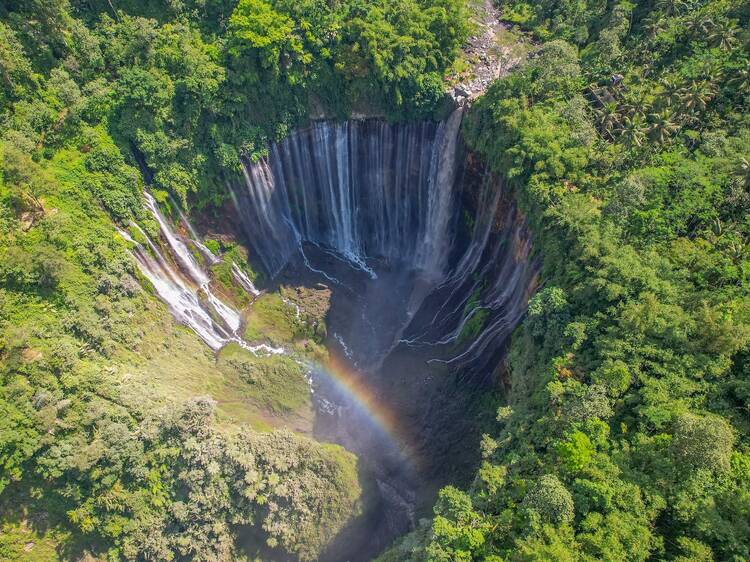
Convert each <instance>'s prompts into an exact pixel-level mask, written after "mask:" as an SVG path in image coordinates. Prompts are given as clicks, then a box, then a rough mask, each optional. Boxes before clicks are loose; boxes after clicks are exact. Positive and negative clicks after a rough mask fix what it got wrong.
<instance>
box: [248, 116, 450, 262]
mask: <svg viewBox="0 0 750 562" xmlns="http://www.w3.org/2000/svg"><path fill="white" fill-rule="evenodd" d="M462 113H463V111H462V110H461V109H458V110H456V111H455V112H454V113H453V114H452V115H451V117H450V118H449V119H448V120H447V121H446V122H443V123H439V124H438V123H431V122H424V123H411V124H406V125H389V124H387V123H384V122H382V121H375V120H370V121H349V122H346V123H331V122H317V123H314V124H313V125H312V126H311V127H310V128H308V129H304V130H301V131H297V132H295V133H293V134H292V135H290V136H289V137H288V138H287V139H285V140H284V141H282V142H281V143H279V144H276V145H274V146H272V147H271V156H270V158H269V159H268V160H263V161H261V162H258V163H250V162H245V168H244V174H245V186H244V188H243V187H239V188H236V189H234V190H233V193H234V196H235V197H236V200H237V205H238V208H239V209H240V212H241V214H242V217H243V226H244V227H245V228H246V230H247V232H248V236H249V238H250V241H251V244H252V245H253V247H254V248H255V250H256V252H257V254H258V256H259V257H260V259H261V260H262V262H263V265H264V266H265V268H266V270H267V271H268V273H270V274H271V275H275V274H276V273H278V272H279V271H280V270H281V268H282V267H283V266H284V265H285V264H286V263H287V261H288V260H289V258H290V257H291V256H292V255H293V254H294V252H296V251H297V249H298V248H299V247H300V244H301V243H302V242H310V243H313V244H317V245H320V246H322V247H325V248H328V249H331V250H334V251H336V252H338V253H339V254H341V255H342V256H344V257H345V258H347V259H349V260H351V261H352V262H353V263H355V264H359V265H364V264H365V262H366V261H367V260H368V259H369V258H385V259H389V260H400V261H404V262H409V263H410V264H411V266H412V268H413V269H415V270H421V271H423V272H424V273H425V274H427V275H430V276H435V275H440V273H441V271H442V269H443V267H444V265H445V261H446V258H447V253H448V251H449V244H450V231H451V228H450V225H449V223H450V222H451V221H452V220H453V219H454V218H455V217H454V216H453V213H452V209H453V205H454V202H455V192H454V189H453V187H454V180H455V170H456V161H457V143H458V138H459V137H458V131H459V127H460V125H461V116H462Z"/></svg>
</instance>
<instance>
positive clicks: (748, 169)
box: [737, 158, 750, 189]
mask: <svg viewBox="0 0 750 562" xmlns="http://www.w3.org/2000/svg"><path fill="white" fill-rule="evenodd" d="M737 171H738V174H737V179H739V180H740V184H742V187H744V188H745V189H750V160H749V159H748V158H740V165H739V167H738V170H737Z"/></svg>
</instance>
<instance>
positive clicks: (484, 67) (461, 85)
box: [450, 0, 524, 103]
mask: <svg viewBox="0 0 750 562" xmlns="http://www.w3.org/2000/svg"><path fill="white" fill-rule="evenodd" d="M474 23H475V25H476V30H475V32H474V34H473V35H472V36H471V37H470V38H469V41H468V42H467V44H466V46H465V47H464V61H465V65H466V68H463V67H462V68H461V72H460V73H458V74H455V75H453V76H451V77H450V81H451V84H452V88H451V90H450V95H451V97H453V99H455V100H456V102H458V103H466V102H467V101H471V100H474V99H476V98H478V97H479V96H481V95H482V94H483V93H484V92H485V91H486V90H487V88H488V87H489V86H490V84H492V82H493V81H494V80H496V79H497V78H499V77H500V76H502V75H504V74H505V73H507V72H508V71H509V70H510V69H511V68H512V67H513V66H515V65H516V64H518V63H519V62H520V61H521V59H522V58H523V53H524V49H522V48H519V46H520V44H519V43H516V42H515V41H508V39H509V38H510V35H509V32H508V31H507V28H506V26H505V25H504V24H503V23H501V22H500V10H499V9H498V8H497V7H496V6H495V4H494V2H493V0H477V6H476V15H475V17H474ZM504 35H506V36H505V37H503V36H504Z"/></svg>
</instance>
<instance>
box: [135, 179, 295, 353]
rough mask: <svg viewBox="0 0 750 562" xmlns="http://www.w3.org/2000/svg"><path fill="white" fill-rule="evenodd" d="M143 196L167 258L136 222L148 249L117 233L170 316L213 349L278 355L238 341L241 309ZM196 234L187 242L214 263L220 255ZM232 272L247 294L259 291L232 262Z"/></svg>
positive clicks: (270, 349) (153, 202)
mask: <svg viewBox="0 0 750 562" xmlns="http://www.w3.org/2000/svg"><path fill="white" fill-rule="evenodd" d="M144 198H145V201H146V204H145V205H146V209H147V210H148V211H149V213H150V214H151V215H152V216H153V217H154V219H155V220H156V222H157V223H158V224H159V231H160V234H161V237H162V238H163V239H164V240H165V241H166V243H167V248H168V250H169V255H170V256H171V257H172V261H170V260H169V259H167V258H166V257H165V256H164V254H163V253H162V251H161V249H160V248H159V246H158V245H157V244H155V243H154V242H153V241H152V240H151V238H150V237H149V236H148V234H146V232H145V231H144V230H143V229H142V228H141V227H140V226H138V224H136V223H133V227H134V228H135V229H137V230H138V231H139V233H140V235H141V236H142V237H143V238H144V239H145V240H146V245H147V246H148V248H146V247H144V246H143V245H141V244H138V243H137V242H136V241H135V240H133V238H132V237H131V236H130V235H129V234H127V233H126V232H124V231H120V234H121V235H122V236H123V238H125V239H126V240H128V241H129V242H130V243H132V244H133V245H134V247H133V256H134V257H135V260H136V262H137V263H138V266H139V268H140V270H141V272H142V273H143V275H144V276H145V277H146V278H147V279H148V280H149V281H150V282H151V284H152V285H153V286H154V289H156V293H157V294H158V295H159V297H160V298H161V299H162V300H163V301H164V302H165V303H166V304H167V306H168V307H169V309H170V311H171V312H172V315H173V316H174V317H175V319H176V320H177V321H178V322H180V323H182V324H185V325H186V326H189V327H190V328H191V329H192V330H193V331H194V332H195V333H196V334H198V336H199V337H200V338H201V339H202V340H203V341H204V342H205V343H206V345H208V346H209V347H210V348H211V349H213V350H215V351H216V350H219V349H221V348H222V347H224V346H225V345H227V344H228V343H230V342H234V343H238V344H239V345H241V346H242V347H244V348H245V349H247V350H249V351H251V352H253V353H271V354H280V353H283V350H282V349H279V348H273V347H270V346H268V345H258V346H252V345H249V344H248V343H247V342H245V341H244V340H243V339H242V337H241V334H240V328H241V325H242V317H241V315H240V313H239V312H237V311H236V310H235V309H234V308H232V307H231V306H230V305H228V304H226V303H225V302H224V301H223V300H222V299H221V298H220V297H219V296H217V295H216V294H215V293H214V291H213V290H212V288H211V282H210V275H209V273H208V272H207V271H205V270H204V268H203V266H202V265H201V264H200V263H199V262H198V261H197V260H196V258H195V257H194V256H193V254H192V253H191V251H190V249H189V248H188V246H187V243H186V240H183V239H182V238H181V237H180V236H179V235H178V234H177V233H176V232H175V231H174V230H173V229H172V227H171V226H170V224H169V223H168V222H167V220H166V219H165V218H164V216H163V215H162V213H161V211H160V210H159V206H158V204H157V203H156V200H155V199H154V198H153V196H152V195H151V194H150V193H148V192H144ZM181 219H182V221H183V223H185V226H186V228H187V229H188V232H190V233H191V234H192V235H193V236H194V237H195V238H197V235H195V231H194V230H193V228H192V225H190V223H189V222H188V221H187V218H186V217H185V216H184V215H181ZM195 238H193V239H190V242H191V243H192V244H193V245H195V247H196V248H199V250H200V251H201V253H203V254H204V255H206V258H207V259H208V260H209V263H218V261H220V260H219V258H218V257H216V256H215V255H214V254H213V253H212V252H211V251H210V250H209V249H208V248H206V246H204V245H203V244H202V243H200V242H199V241H198V240H196V239H195ZM232 275H233V277H234V279H235V280H236V281H237V283H238V285H239V286H240V287H242V288H243V289H245V290H246V291H247V292H248V293H249V294H251V295H253V296H254V297H257V296H258V295H259V294H260V292H259V291H258V290H257V289H256V288H255V285H254V284H253V282H252V281H251V280H250V278H249V277H248V276H247V274H246V273H245V272H244V271H242V270H241V269H240V268H239V267H238V266H237V264H234V263H233V264H232Z"/></svg>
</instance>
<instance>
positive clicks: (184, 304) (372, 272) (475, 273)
mask: <svg viewBox="0 0 750 562" xmlns="http://www.w3.org/2000/svg"><path fill="white" fill-rule="evenodd" d="M461 121H462V110H460V109H459V110H456V111H455V112H454V113H453V114H452V115H451V116H450V117H448V119H446V120H445V121H442V122H437V123H436V122H423V123H409V124H387V123H385V122H382V121H378V120H365V121H350V122H346V123H331V122H317V123H314V124H312V125H311V126H310V127H308V128H306V129H301V130H299V131H296V132H294V133H293V134H291V135H290V136H289V137H288V138H287V139H285V140H284V141H281V142H280V143H278V144H276V145H274V146H272V147H271V149H270V154H269V157H268V158H267V159H264V160H261V161H259V162H250V161H246V162H244V177H243V178H242V180H244V181H237V182H236V183H234V184H232V185H231V186H230V191H231V195H232V200H233V203H234V211H235V212H234V217H233V220H234V222H235V223H236V224H234V225H233V227H234V230H235V231H236V232H237V233H239V232H242V233H244V237H245V239H246V242H247V246H248V248H249V250H250V252H251V258H250V261H251V263H252V264H253V265H254V266H256V267H258V268H259V269H262V270H263V271H264V272H265V278H266V280H267V281H266V283H265V285H264V286H263V287H261V289H266V290H273V288H274V287H275V286H278V285H281V284H285V285H288V286H320V285H321V284H323V285H325V286H326V287H328V288H329V289H330V291H331V307H330V311H329V313H328V316H327V318H326V324H327V326H328V337H327V341H326V345H327V348H328V350H329V352H330V354H331V361H330V362H329V363H327V364H326V365H322V366H320V365H311V366H310V367H309V371H310V372H309V376H310V381H311V390H312V392H313V398H314V402H315V405H316V418H315V422H314V429H313V434H314V437H315V438H317V439H319V440H321V441H331V442H336V443H339V444H341V445H343V446H344V447H345V448H347V449H349V450H350V451H352V452H353V453H355V454H356V455H357V456H358V457H359V459H360V467H361V472H362V476H363V479H364V485H365V503H366V509H365V512H364V513H363V514H362V516H360V517H359V518H358V519H356V520H355V521H353V522H352V524H351V525H350V527H349V528H347V529H345V530H344V531H343V532H342V534H341V536H340V537H338V539H337V540H335V541H334V542H333V543H332V545H331V546H330V548H329V550H328V552H327V553H326V554H325V555H324V557H323V559H324V560H330V561H331V562H339V561H346V560H348V561H351V562H358V561H365V560H370V559H371V558H372V557H374V556H376V555H377V554H378V553H379V552H381V551H382V550H383V549H384V548H386V547H387V546H388V545H389V544H390V543H391V542H392V541H393V540H394V539H395V538H397V537H398V536H400V535H402V534H404V533H406V532H408V531H409V530H410V529H413V528H414V527H415V525H416V524H417V520H418V518H419V517H420V516H426V515H428V514H429V508H430V505H431V503H432V502H433V501H434V494H435V492H436V490H437V489H438V488H439V487H440V486H441V485H444V484H445V483H447V482H448V481H454V482H455V481H458V482H460V481H461V476H462V475H466V474H469V473H470V472H471V471H472V468H473V464H474V463H475V462H477V459H475V458H474V456H473V455H475V454H476V451H477V450H478V447H477V446H476V445H477V444H476V443H473V442H471V440H470V438H468V437H467V435H477V432H476V431H471V424H472V423H474V421H475V420H472V419H471V417H470V416H467V415H466V412H467V411H468V406H469V404H470V403H471V401H472V400H474V399H476V398H477V394H480V393H481V392H485V391H486V392H490V391H491V390H492V384H490V382H491V380H492V377H493V376H495V375H497V368H498V366H499V365H500V362H501V361H500V360H501V358H502V355H503V353H504V350H505V343H506V340H507V338H508V336H509V334H510V333H511V331H512V330H513V329H514V327H515V326H516V325H517V324H518V322H519V321H520V319H521V318H522V316H523V314H524V313H525V309H526V304H527V301H528V298H529V295H530V293H531V291H532V290H533V289H534V286H535V283H536V281H535V279H536V273H537V270H538V265H537V263H536V260H534V259H533V258H532V256H531V239H530V235H529V232H528V229H527V228H526V225H525V223H524V221H523V217H522V216H521V215H520V213H519V212H518V211H517V209H516V206H515V204H514V203H513V201H512V198H511V197H509V196H508V194H507V193H506V191H505V190H504V189H503V184H502V182H500V181H499V180H498V179H497V178H495V177H493V176H492V175H491V174H489V173H487V172H485V171H484V170H483V169H482V167H481V166H479V165H477V163H476V161H475V160H473V158H472V157H471V155H469V154H466V152H465V150H464V148H463V146H462V143H461V138H460V126H461ZM146 208H147V210H148V211H149V213H150V214H151V215H152V217H153V218H154V219H155V220H156V222H157V223H158V225H159V230H160V235H159V237H158V238H159V239H158V240H152V238H150V237H149V236H148V235H147V234H146V233H145V232H143V230H140V237H141V238H142V240H143V239H145V243H144V242H143V241H142V240H141V243H140V244H138V243H136V242H135V241H134V240H133V239H132V238H131V237H130V236H129V235H128V234H127V233H125V232H123V233H122V234H123V236H124V237H127V238H128V239H129V240H130V241H131V242H132V244H133V249H132V252H133V255H134V257H135V259H136V261H137V263H138V265H139V267H140V269H141V271H142V272H143V274H144V276H145V277H147V278H148V279H149V280H150V281H151V283H152V284H153V286H154V288H155V290H156V292H157V294H158V295H159V297H160V298H161V299H162V300H163V301H164V302H165V303H166V304H167V306H168V307H169V310H170V311H171V313H172V314H173V316H174V317H175V319H176V320H177V321H178V322H180V323H182V324H185V325H186V326H188V327H190V328H191V329H193V330H194V331H195V332H196V333H197V334H198V335H199V336H200V337H201V338H202V339H203V341H204V342H205V343H206V344H207V345H208V346H210V347H211V348H212V349H214V350H219V349H221V348H222V347H223V346H224V345H226V344H227V343H230V342H235V343H239V344H240V345H242V346H243V347H244V348H245V349H247V350H249V351H250V352H252V353H255V354H274V353H285V352H286V351H285V350H284V349H282V348H275V347H271V346H269V345H265V344H260V345H252V344H251V343H248V342H245V341H243V339H242V335H241V334H242V330H241V328H242V326H241V324H242V320H241V319H242V316H241V313H240V311H238V310H236V309H235V308H234V307H233V306H232V305H231V303H229V302H228V301H227V300H226V299H224V298H223V297H222V296H221V295H220V294H218V293H216V292H215V291H214V290H213V288H212V282H211V275H210V273H209V272H208V271H207V270H206V267H205V266H204V265H202V263H201V262H204V263H209V264H212V263H216V261H217V260H220V259H221V256H215V255H213V254H212V253H211V251H210V250H209V249H208V248H206V246H204V245H203V244H202V243H201V241H200V240H199V239H198V234H197V233H196V232H195V229H194V228H193V227H192V226H191V225H190V223H189V222H188V219H187V218H186V217H184V216H182V218H181V222H182V223H183V225H182V226H183V227H184V228H183V229H182V232H185V233H186V234H185V235H181V234H179V233H178V232H176V229H175V228H174V226H173V225H172V224H170V222H169V221H168V220H167V219H166V218H165V217H164V216H163V215H162V213H161V211H160V209H159V205H158V204H157V202H156V201H155V200H154V199H153V198H152V197H151V196H150V195H149V194H146ZM136 226H137V225H136ZM188 243H190V245H191V246H193V247H194V248H197V249H198V252H199V253H200V254H202V255H203V259H202V260H198V259H197V256H196V255H194V254H193V253H191V251H190V249H189V248H188V246H187V244H188ZM232 273H233V277H234V282H235V283H236V284H237V286H238V287H241V288H242V289H244V290H245V291H247V293H248V294H249V295H251V296H252V297H253V298H255V297H257V296H258V295H259V294H260V291H259V288H257V287H256V286H255V285H254V284H253V282H252V281H251V280H250V279H249V277H248V276H247V275H246V274H245V273H244V272H243V271H242V270H241V269H240V268H239V267H237V266H236V264H233V267H232Z"/></svg>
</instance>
